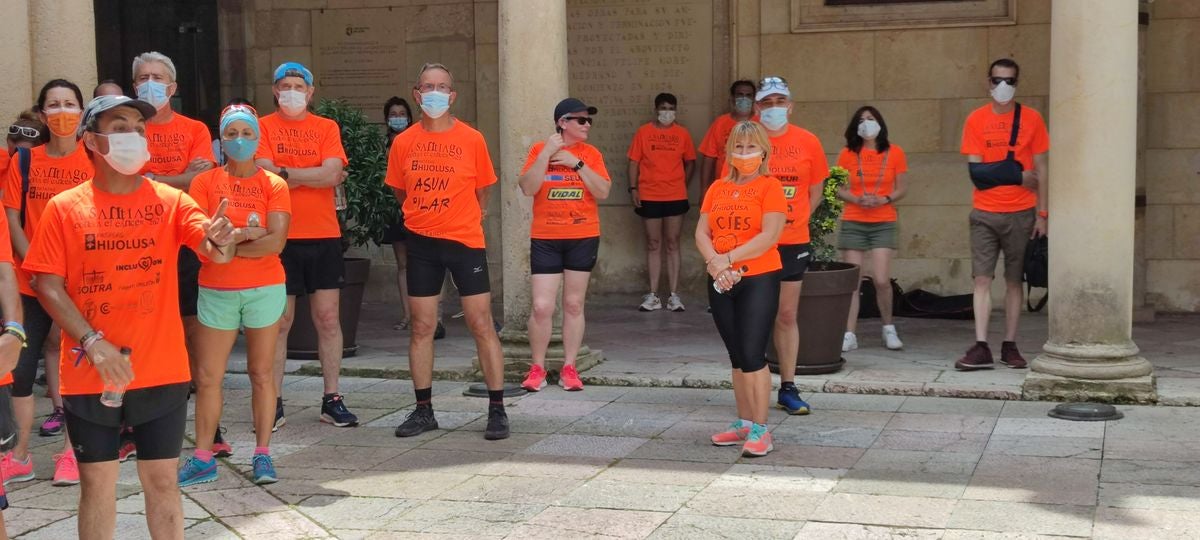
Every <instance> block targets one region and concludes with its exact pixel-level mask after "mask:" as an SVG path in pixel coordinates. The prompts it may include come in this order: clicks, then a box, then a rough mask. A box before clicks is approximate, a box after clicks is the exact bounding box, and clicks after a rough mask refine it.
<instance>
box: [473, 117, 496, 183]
mask: <svg viewBox="0 0 1200 540" xmlns="http://www.w3.org/2000/svg"><path fill="white" fill-rule="evenodd" d="M474 136H475V189H479V188H482V187H487V186H490V185H492V184H495V183H496V169H495V167H493V166H492V156H491V154H488V147H487V141H485V140H483V134H482V133H479V132H478V131H476V132H475V134H474Z"/></svg>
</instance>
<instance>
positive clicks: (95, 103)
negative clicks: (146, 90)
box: [75, 96, 158, 137]
mask: <svg viewBox="0 0 1200 540" xmlns="http://www.w3.org/2000/svg"><path fill="white" fill-rule="evenodd" d="M117 107H133V108H135V109H137V110H138V112H141V113H142V118H143V119H145V120H149V119H150V118H152V117H153V116H154V115H155V113H157V112H158V109H156V108H154V105H151V104H149V103H146V102H145V101H142V100H140V99H132V98H130V97H129V96H100V97H98V98H95V99H93V100H92V101H90V102H88V104H87V106H86V107H84V108H83V115H82V116H81V117H80V118H79V127H78V128H77V129H76V130H75V135H76V136H78V137H82V136H83V132H85V131H87V130H88V129H89V128H95V127H96V122H97V121H98V119H99V118H100V113H102V112H104V111H108V110H112V109H115V108H117Z"/></svg>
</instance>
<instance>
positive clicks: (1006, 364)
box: [1000, 362, 1029, 369]
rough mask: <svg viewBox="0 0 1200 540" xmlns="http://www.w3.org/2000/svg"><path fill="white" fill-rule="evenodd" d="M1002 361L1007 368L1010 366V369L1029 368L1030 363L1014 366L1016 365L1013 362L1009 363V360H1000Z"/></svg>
mask: <svg viewBox="0 0 1200 540" xmlns="http://www.w3.org/2000/svg"><path fill="white" fill-rule="evenodd" d="M1000 363H1001V364H1004V367H1006V368H1008V369H1028V368H1029V364H1025V365H1022V366H1014V365H1012V364H1009V363H1007V362H1000Z"/></svg>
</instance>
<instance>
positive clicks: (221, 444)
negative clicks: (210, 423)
mask: <svg viewBox="0 0 1200 540" xmlns="http://www.w3.org/2000/svg"><path fill="white" fill-rule="evenodd" d="M224 431H225V428H223V427H221V426H220V425H218V426H217V434H216V435H214V436H213V445H212V453H213V457H229V456H232V455H233V447H232V446H230V445H229V443H227V442H225V437H222V436H221V433H222V432H224Z"/></svg>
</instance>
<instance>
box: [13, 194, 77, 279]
mask: <svg viewBox="0 0 1200 540" xmlns="http://www.w3.org/2000/svg"><path fill="white" fill-rule="evenodd" d="M57 203H58V201H56V200H55V199H50V202H48V203H46V210H45V211H44V212H43V214H42V220H41V221H40V222H39V223H38V226H37V228H36V229H35V230H36V231H37V232H36V233H35V234H34V235H33V241H32V242H30V243H29V251H26V252H25V261H24V263H22V264H21V268H22V269H23V270H25V271H26V272H30V273H34V274H54V275H56V276H62V277H64V278H65V277H67V261H66V259H65V257H64V254H65V253H66V252H67V249H66V240H65V238H64V236H63V228H62V216H60V215H59V209H58V204H57Z"/></svg>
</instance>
